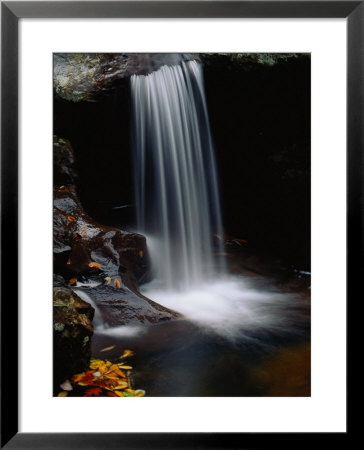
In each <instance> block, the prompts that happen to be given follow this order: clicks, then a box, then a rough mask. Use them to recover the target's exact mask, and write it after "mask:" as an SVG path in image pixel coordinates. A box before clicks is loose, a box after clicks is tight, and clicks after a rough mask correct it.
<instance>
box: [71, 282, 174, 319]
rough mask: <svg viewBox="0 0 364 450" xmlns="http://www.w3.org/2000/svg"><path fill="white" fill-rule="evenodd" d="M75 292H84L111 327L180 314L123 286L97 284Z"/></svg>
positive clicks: (168, 317)
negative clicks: (95, 304) (118, 287)
mask: <svg viewBox="0 0 364 450" xmlns="http://www.w3.org/2000/svg"><path fill="white" fill-rule="evenodd" d="M75 290H76V292H77V293H79V292H80V294H79V295H82V294H81V292H85V293H86V294H87V295H88V296H89V297H90V298H91V299H92V300H93V301H94V302H95V303H97V307H98V309H99V313H100V315H101V318H102V320H103V322H104V324H105V325H107V326H110V327H113V326H120V325H126V324H127V325H140V324H145V325H148V324H154V323H158V322H163V321H166V320H172V319H176V318H179V317H180V315H179V314H177V313H176V312H174V311H171V310H170V309H168V308H165V307H164V306H161V305H159V304H158V303H155V302H153V301H152V300H150V299H148V298H147V297H144V296H142V295H140V294H138V295H136V294H135V293H134V292H132V291H130V290H129V289H127V288H125V287H121V288H120V289H117V288H115V287H113V286H104V285H103V286H97V287H94V288H89V287H83V288H76V289H75Z"/></svg>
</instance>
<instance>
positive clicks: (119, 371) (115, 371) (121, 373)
mask: <svg viewBox="0 0 364 450" xmlns="http://www.w3.org/2000/svg"><path fill="white" fill-rule="evenodd" d="M114 373H116V374H118V375H119V377H121V378H126V375H125V373H124V372H122V371H121V370H119V369H117V370H114Z"/></svg>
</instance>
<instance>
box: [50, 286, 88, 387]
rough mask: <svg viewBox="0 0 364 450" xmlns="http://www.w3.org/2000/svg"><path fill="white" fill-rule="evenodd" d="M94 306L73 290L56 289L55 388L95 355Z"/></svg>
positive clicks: (54, 324) (54, 303)
mask: <svg viewBox="0 0 364 450" xmlns="http://www.w3.org/2000/svg"><path fill="white" fill-rule="evenodd" d="M93 316H94V308H93V307H92V306H91V305H89V304H88V303H86V302H84V301H83V300H81V299H80V298H79V297H78V296H77V295H76V294H74V293H73V292H72V291H71V289H68V288H64V287H55V288H54V290H53V358H54V359H53V364H54V366H53V368H54V386H55V391H59V390H60V389H59V384H60V383H62V382H63V381H65V380H66V379H67V378H69V377H70V376H72V375H73V374H75V373H79V372H82V371H83V370H85V369H86V368H87V366H88V362H89V359H90V356H91V336H92V334H93V326H92V319H93Z"/></svg>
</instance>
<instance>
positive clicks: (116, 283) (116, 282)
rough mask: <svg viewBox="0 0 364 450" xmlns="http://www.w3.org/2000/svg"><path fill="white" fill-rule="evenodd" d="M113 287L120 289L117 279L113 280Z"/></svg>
mask: <svg viewBox="0 0 364 450" xmlns="http://www.w3.org/2000/svg"><path fill="white" fill-rule="evenodd" d="M114 285H115V286H116V287H117V288H118V289H120V288H121V284H120V281H119V280H118V279H117V278H115V280H114Z"/></svg>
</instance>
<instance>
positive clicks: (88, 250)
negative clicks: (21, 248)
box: [53, 137, 148, 288]
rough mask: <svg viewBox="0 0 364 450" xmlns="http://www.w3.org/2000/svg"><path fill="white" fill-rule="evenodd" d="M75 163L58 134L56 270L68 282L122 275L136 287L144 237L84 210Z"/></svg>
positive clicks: (143, 256) (144, 254) (142, 270)
mask: <svg viewBox="0 0 364 450" xmlns="http://www.w3.org/2000/svg"><path fill="white" fill-rule="evenodd" d="M73 162H74V156H73V150H72V147H71V145H70V143H69V142H68V141H66V140H63V139H59V138H57V137H55V138H54V180H55V181H56V182H57V184H56V185H55V187H54V202H53V206H54V215H53V239H54V247H53V252H54V270H55V273H57V274H60V275H62V276H63V277H64V278H65V279H66V280H67V281H68V280H69V279H70V278H73V277H76V278H78V277H80V276H82V275H84V276H90V275H100V276H102V277H103V278H104V277H106V276H110V277H115V276H120V277H121V278H122V280H123V281H124V283H125V284H126V285H127V286H130V287H131V288H136V285H137V281H138V280H139V279H140V278H141V277H142V276H143V274H144V273H145V271H146V268H147V263H148V260H147V248H146V240H145V237H144V236H141V235H139V234H136V233H128V232H125V231H122V230H119V229H117V228H112V227H108V226H104V225H101V224H99V223H97V222H96V221H94V220H93V219H92V218H91V217H89V216H88V215H87V214H86V213H85V211H84V210H83V208H82V205H81V204H80V202H79V199H78V197H77V193H76V187H75V185H74V184H73V183H74V177H75V173H74V171H73V168H72V165H73ZM95 263H96V264H95ZM90 265H91V267H90ZM92 265H94V267H92Z"/></svg>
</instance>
